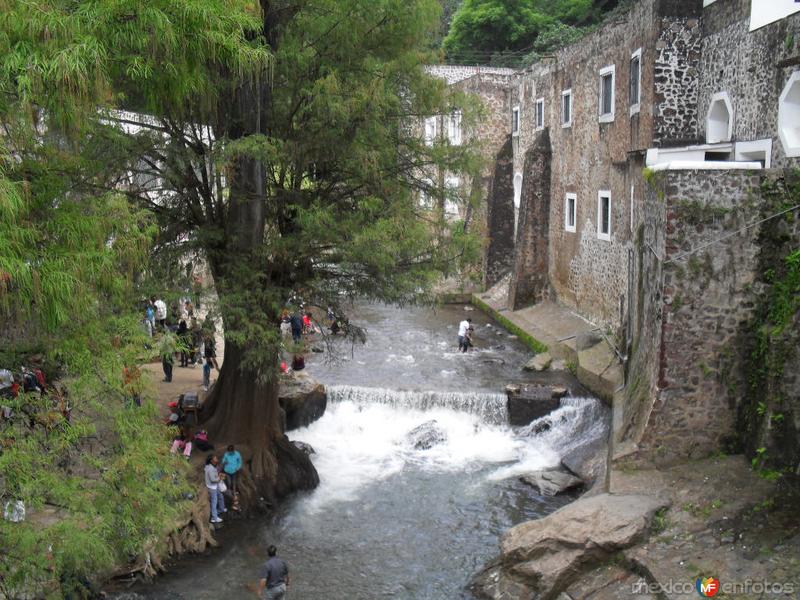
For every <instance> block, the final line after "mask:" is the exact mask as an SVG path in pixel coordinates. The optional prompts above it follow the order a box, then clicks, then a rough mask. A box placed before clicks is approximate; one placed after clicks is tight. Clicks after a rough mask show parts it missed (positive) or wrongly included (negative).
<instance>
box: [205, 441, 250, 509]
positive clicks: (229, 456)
mask: <svg viewBox="0 0 800 600" xmlns="http://www.w3.org/2000/svg"><path fill="white" fill-rule="evenodd" d="M241 470H242V455H241V453H240V452H239V451H238V450H236V448H235V447H234V446H233V445H230V446H228V449H227V451H226V452H225V454H223V455H222V458H221V459H220V457H219V455H217V454H213V453H212V454H209V455H208V456H207V457H206V466H205V480H206V488H208V497H209V500H210V501H211V522H212V523H215V524H216V523H222V517H220V515H221V514H225V513H226V512H228V509H227V508H226V507H225V496H226V495H228V496H229V497H230V498H231V499H232V501H233V510H236V511H238V510H239V481H238V480H239V475H240V471H241Z"/></svg>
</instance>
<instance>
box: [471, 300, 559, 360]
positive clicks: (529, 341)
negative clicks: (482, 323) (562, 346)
mask: <svg viewBox="0 0 800 600" xmlns="http://www.w3.org/2000/svg"><path fill="white" fill-rule="evenodd" d="M472 304H474V305H475V306H477V307H478V308H480V309H481V310H482V311H483V312H485V313H486V314H487V315H489V316H491V317H492V318H493V319H494V320H495V321H497V322H498V323H500V324H501V325H502V326H503V327H505V328H506V329H507V330H508V331H510V332H511V333H513V334H514V335H516V336H517V337H518V338H519V339H520V340H521V341H522V342H523V343H524V344H525V345H526V346H528V348H530V349H531V350H533V351H534V352H535V353H536V354H539V353H540V352H547V351H548V346H547V344H545V343H544V342H541V341H539V340H538V339H536V338H535V337H533V335H531V334H530V333H528V332H527V331H525V330H524V329H522V328H521V327H519V326H518V325H517V324H516V323H514V322H513V321H512V320H511V319H508V318H506V317H505V316H504V315H503V314H502V313H501V312H500V311H499V310H496V309H494V308H492V307H491V306H490V305H489V304H487V303H486V302H484V301H483V300H481V299H480V298H479V297H478V295H477V294H473V295H472Z"/></svg>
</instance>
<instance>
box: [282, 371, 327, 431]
mask: <svg viewBox="0 0 800 600" xmlns="http://www.w3.org/2000/svg"><path fill="white" fill-rule="evenodd" d="M278 401H279V402H280V405H281V408H282V409H283V411H284V413H285V415H286V422H285V428H284V430H285V431H292V430H294V429H299V428H300V427H306V426H308V425H310V424H311V423H313V422H314V421H316V420H317V419H319V418H320V417H321V416H322V415H324V414H325V408H326V407H327V405H328V395H327V394H326V392H325V386H323V385H322V384H321V383H319V382H318V381H317V380H316V379H314V378H313V377H311V376H310V375H309V374H308V373H305V372H303V371H298V372H295V373H293V374H291V375H281V378H280V384H279V387H278Z"/></svg>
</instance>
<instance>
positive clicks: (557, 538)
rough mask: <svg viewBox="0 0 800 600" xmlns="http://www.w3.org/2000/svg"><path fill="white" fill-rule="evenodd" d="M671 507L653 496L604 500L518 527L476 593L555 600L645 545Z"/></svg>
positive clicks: (499, 599) (494, 598)
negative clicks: (582, 575) (585, 574)
mask: <svg viewBox="0 0 800 600" xmlns="http://www.w3.org/2000/svg"><path fill="white" fill-rule="evenodd" d="M667 505H668V502H667V501H665V500H662V499H659V498H656V497H653V496H641V495H612V494H600V495H597V496H593V497H591V498H585V497H584V498H581V499H580V500H577V501H576V502H573V503H572V504H568V505H567V506H565V507H564V508H562V509H560V510H557V511H556V512H554V513H553V514H551V515H548V516H546V517H544V518H543V519H539V520H536V521H528V522H526V523H522V524H520V525H517V526H516V527H513V528H512V529H511V530H509V532H508V533H507V534H506V535H505V537H504V538H503V541H502V544H501V551H502V554H501V555H500V557H499V558H497V559H496V560H495V561H493V562H492V564H490V565H489V566H488V567H487V568H486V569H485V570H484V571H483V572H482V573H481V574H479V575H478V577H477V578H476V579H475V581H474V582H473V584H472V586H471V588H472V591H473V592H474V593H475V595H477V596H478V597H479V598H488V599H490V600H512V599H513V600H524V599H533V598H537V599H539V598H541V599H542V600H552V599H554V598H556V597H557V596H558V595H559V593H560V592H561V591H563V589H564V588H565V587H566V586H567V585H568V584H569V583H570V582H571V581H572V580H573V578H574V577H575V576H576V574H577V573H579V572H580V571H581V569H582V568H583V567H585V566H588V565H591V564H595V563H597V562H600V561H604V560H608V559H609V558H610V557H611V556H613V555H614V554H615V553H616V552H619V551H620V550H623V549H625V548H628V547H630V546H632V545H633V544H635V543H637V542H639V541H640V540H642V539H643V538H644V537H645V535H646V534H647V532H648V530H649V528H650V524H651V522H652V520H653V515H655V513H656V511H658V510H659V509H661V508H663V507H665V506H667Z"/></svg>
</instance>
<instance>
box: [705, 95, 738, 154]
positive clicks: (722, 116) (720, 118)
mask: <svg viewBox="0 0 800 600" xmlns="http://www.w3.org/2000/svg"><path fill="white" fill-rule="evenodd" d="M732 135H733V105H732V104H731V99H730V97H729V96H728V92H718V93H716V94H714V95H713V96H711V104H710V105H709V107H708V116H707V117H706V142H707V143H709V144H715V143H717V142H730V141H731V137H732Z"/></svg>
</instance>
